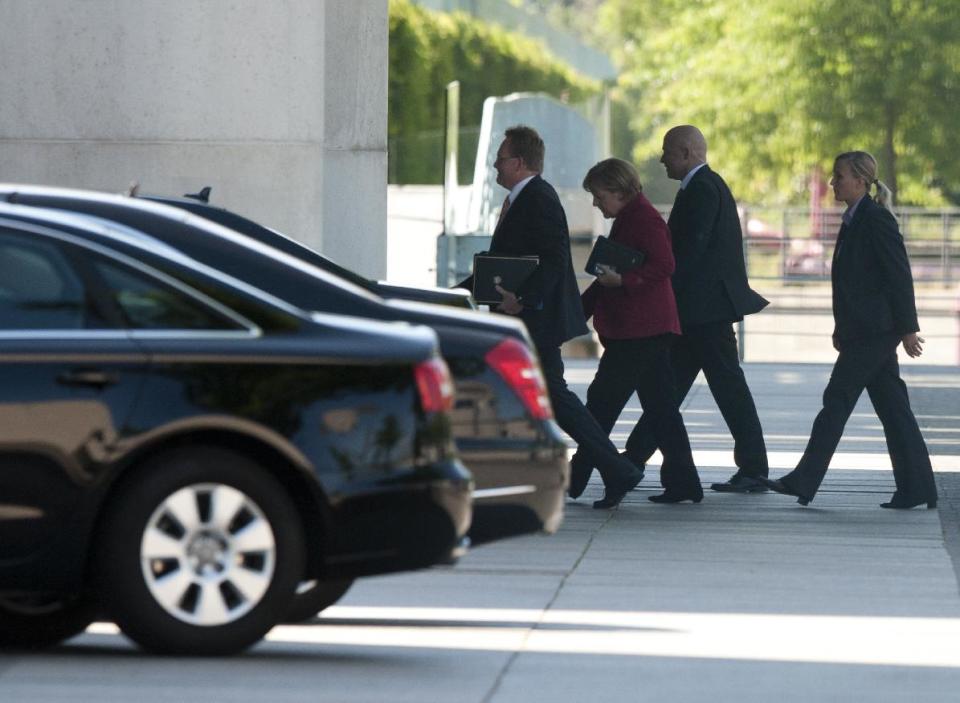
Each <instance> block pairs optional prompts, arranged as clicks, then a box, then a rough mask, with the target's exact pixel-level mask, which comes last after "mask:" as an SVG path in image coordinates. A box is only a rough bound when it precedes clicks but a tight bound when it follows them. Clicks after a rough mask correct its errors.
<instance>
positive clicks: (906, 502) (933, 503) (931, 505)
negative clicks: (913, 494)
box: [880, 493, 937, 510]
mask: <svg viewBox="0 0 960 703" xmlns="http://www.w3.org/2000/svg"><path fill="white" fill-rule="evenodd" d="M924 503H926V504H927V510H934V509H935V508H936V507H937V499H936V498H934V499H933V500H926V499H924V498H921V499H920V500H913V499H911V498H903V497H901V496H898V495H897V494H896V493H894V494H893V498H891V499H890V502H889V503H880V507H881V508H890V509H891V510H909V509H910V508H916V507H917V506H918V505H923V504H924Z"/></svg>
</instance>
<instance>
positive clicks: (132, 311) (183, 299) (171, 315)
mask: <svg viewBox="0 0 960 703" xmlns="http://www.w3.org/2000/svg"><path fill="white" fill-rule="evenodd" d="M94 266H95V267H96V269H97V271H98V273H99V274H100V275H101V276H102V277H103V279H104V282H105V283H106V285H107V287H108V288H109V289H110V294H111V296H112V298H113V300H114V302H115V303H116V304H117V306H118V307H119V308H120V310H121V311H122V312H123V314H124V316H125V317H126V319H127V323H128V324H129V326H130V327H131V328H133V329H148V330H158V329H160V330H174V329H176V330H184V329H189V330H223V329H238V328H239V326H238V325H236V324H234V323H233V322H231V321H230V320H227V319H225V318H224V317H223V316H221V315H219V314H218V313H216V312H215V311H213V310H210V309H209V308H207V307H205V306H204V305H203V304H202V303H200V302H199V301H197V300H194V299H193V298H191V297H189V296H188V295H186V294H184V293H182V292H181V291H178V290H175V289H173V288H170V287H168V286H166V285H164V284H162V283H160V282H159V281H156V280H154V279H152V278H149V277H148V276H147V275H146V274H143V273H140V272H138V271H132V270H130V269H126V268H121V267H120V266H118V265H116V264H113V263H108V262H106V261H102V260H101V261H97V262H95V264H94Z"/></svg>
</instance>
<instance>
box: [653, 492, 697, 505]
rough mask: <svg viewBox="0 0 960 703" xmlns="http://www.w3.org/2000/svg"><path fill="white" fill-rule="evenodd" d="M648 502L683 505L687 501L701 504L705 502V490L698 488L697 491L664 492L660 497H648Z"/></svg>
mask: <svg viewBox="0 0 960 703" xmlns="http://www.w3.org/2000/svg"><path fill="white" fill-rule="evenodd" d="M647 500H649V501H650V502H651V503H682V502H683V501H685V500H689V501H692V502H694V503H699V502H700V501H701V500H703V490H702V489H700V488H697V489H696V490H684V491H679V490H675V491H664V492H663V493H661V494H660V495H656V496H647Z"/></svg>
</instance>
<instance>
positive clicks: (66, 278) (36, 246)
mask: <svg viewBox="0 0 960 703" xmlns="http://www.w3.org/2000/svg"><path fill="white" fill-rule="evenodd" d="M88 322H96V323H99V322H100V320H99V318H98V317H97V316H96V315H92V314H91V311H90V310H88V307H87V304H86V296H85V294H84V287H83V283H82V282H81V280H80V278H79V277H78V276H77V274H76V273H75V272H74V271H73V269H72V267H71V266H70V264H69V262H68V261H67V259H66V257H65V256H64V254H63V252H62V251H61V249H60V248H59V247H58V246H56V245H55V244H52V243H50V242H44V241H39V240H36V239H32V238H30V237H25V236H23V235H19V234H14V233H12V232H7V231H5V232H0V329H4V330H34V329H41V330H53V329H67V330H75V329H83V328H84V327H87V326H100V325H99V324H96V325H88Z"/></svg>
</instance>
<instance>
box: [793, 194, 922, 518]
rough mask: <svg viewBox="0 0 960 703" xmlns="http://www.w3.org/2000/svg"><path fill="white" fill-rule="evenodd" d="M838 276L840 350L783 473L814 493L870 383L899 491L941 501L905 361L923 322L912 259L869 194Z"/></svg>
mask: <svg viewBox="0 0 960 703" xmlns="http://www.w3.org/2000/svg"><path fill="white" fill-rule="evenodd" d="M831 279H832V282H833V318H834V323H835V324H834V332H833V343H834V346H835V347H836V348H837V350H838V351H839V352H840V353H839V356H838V357H837V361H836V363H835V364H834V367H833V372H832V373H831V375H830V381H829V383H828V384H827V388H826V390H825V391H824V392H823V409H822V410H821V411H820V413H819V414H818V415H817V418H816V420H814V423H813V429H812V431H811V433H810V440H809V442H808V443H807V448H806V450H805V451H804V453H803V457H802V458H801V459H800V462H799V464H798V465H797V468H796V469H794V470H793V471H791V472H790V473H789V474H787V475H786V476H784V477H783V478H782V479H780V480H781V482H782V483H783V484H784V485H785V486H786V487H788V488H789V489H791V490H792V491H794V492H796V493H797V494H799V495H801V496H804V497H806V498H813V496H814V495H815V494H816V492H817V489H818V488H819V487H820V483H821V482H822V481H823V477H824V475H825V474H826V472H827V467H828V466H829V465H830V459H831V458H832V457H833V453H834V452H835V451H836V448H837V445H838V444H839V442H840V437H841V435H842V434H843V428H844V426H845V425H846V422H847V419H848V418H849V417H850V413H852V412H853V408H854V406H855V405H856V404H857V400H858V399H859V398H860V394H861V393H862V392H863V389H864V388H866V389H867V393H869V395H870V401H871V402H872V403H873V407H874V409H875V410H876V412H877V417H879V418H880V422H881V424H882V425H883V431H884V434H885V435H886V438H887V450H888V451H889V453H890V459H891V462H892V464H893V477H894V480H895V481H896V485H897V495H898V496H899V497H900V498H902V499H904V500H906V501H911V502H924V501H932V500H935V499H936V497H937V489H936V484H935V483H934V479H933V470H932V468H931V466H930V456H929V454H928V453H927V447H926V444H924V441H923V436H922V435H921V433H920V428H919V427H918V426H917V421H916V418H915V417H914V415H913V411H912V410H911V409H910V399H909V397H908V396H907V387H906V384H904V382H903V380H902V379H901V378H900V367H899V365H898V364H897V345H898V344H899V342H900V339H901V337H903V336H904V335H907V334H910V333H911V332H917V331H918V330H919V329H920V326H919V324H918V323H917V309H916V303H915V300H914V293H913V276H912V275H911V273H910V262H909V260H908V258H907V252H906V249H905V247H904V244H903V237H902V236H901V235H900V230H899V228H898V226H897V221H896V220H895V219H894V217H893V215H891V214H890V212H888V211H887V210H886V209H885V208H883V207H881V206H880V205H878V204H877V203H875V202H874V201H873V200H872V199H871V198H870V197H869V196H864V197H863V198H861V199H860V201H859V203H858V204H857V206H856V210H855V211H854V214H853V219H852V220H851V221H850V223H849V224H844V225H843V226H842V227H841V228H840V234H839V235H838V236H837V244H836V248H835V249H834V253H833V266H832V269H831Z"/></svg>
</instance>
